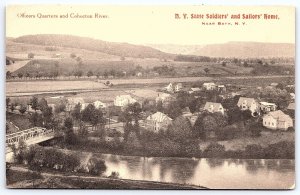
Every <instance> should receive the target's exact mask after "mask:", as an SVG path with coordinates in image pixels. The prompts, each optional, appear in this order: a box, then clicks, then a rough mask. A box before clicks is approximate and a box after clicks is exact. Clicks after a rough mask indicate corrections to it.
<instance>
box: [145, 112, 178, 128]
mask: <svg viewBox="0 0 300 195" xmlns="http://www.w3.org/2000/svg"><path fill="white" fill-rule="evenodd" d="M145 124H146V128H147V129H148V130H151V131H154V132H159V131H160V130H163V131H164V130H167V128H168V126H169V125H170V124H172V119H171V118H170V117H168V116H167V115H166V114H164V113H162V112H156V113H154V114H152V115H150V116H148V117H147V119H146V120H145Z"/></svg>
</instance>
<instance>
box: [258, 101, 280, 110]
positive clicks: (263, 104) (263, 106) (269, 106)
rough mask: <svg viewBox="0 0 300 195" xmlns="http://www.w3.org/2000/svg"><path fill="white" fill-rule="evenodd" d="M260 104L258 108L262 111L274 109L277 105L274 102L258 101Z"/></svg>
mask: <svg viewBox="0 0 300 195" xmlns="http://www.w3.org/2000/svg"><path fill="white" fill-rule="evenodd" d="M259 104H260V110H261V111H263V112H270V111H275V110H276V108H277V106H276V104H274V103H269V102H259Z"/></svg>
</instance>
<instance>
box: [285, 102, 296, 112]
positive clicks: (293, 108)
mask: <svg viewBox="0 0 300 195" xmlns="http://www.w3.org/2000/svg"><path fill="white" fill-rule="evenodd" d="M295 107H296V106H295V103H290V104H289V106H288V107H287V109H289V110H295Z"/></svg>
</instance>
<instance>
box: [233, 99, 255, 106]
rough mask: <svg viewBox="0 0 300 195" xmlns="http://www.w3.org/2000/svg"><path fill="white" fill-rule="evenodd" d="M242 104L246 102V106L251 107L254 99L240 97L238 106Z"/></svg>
mask: <svg viewBox="0 0 300 195" xmlns="http://www.w3.org/2000/svg"><path fill="white" fill-rule="evenodd" d="M244 102H246V104H247V106H251V104H252V103H253V102H255V99H254V98H247V97H240V99H239V101H238V103H237V104H238V105H242V104H243V103H244Z"/></svg>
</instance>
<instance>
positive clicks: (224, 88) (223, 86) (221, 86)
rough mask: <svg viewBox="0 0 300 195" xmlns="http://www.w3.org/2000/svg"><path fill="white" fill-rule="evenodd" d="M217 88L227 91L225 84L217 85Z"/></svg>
mask: <svg viewBox="0 0 300 195" xmlns="http://www.w3.org/2000/svg"><path fill="white" fill-rule="evenodd" d="M217 90H218V91H219V92H223V93H224V92H226V87H225V85H217Z"/></svg>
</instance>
